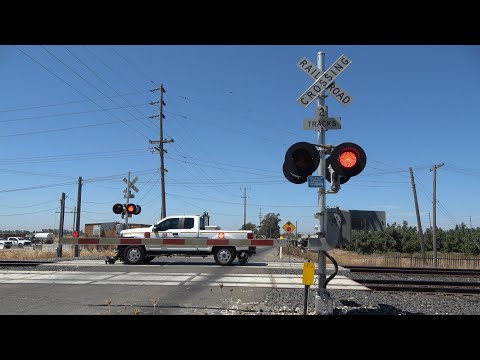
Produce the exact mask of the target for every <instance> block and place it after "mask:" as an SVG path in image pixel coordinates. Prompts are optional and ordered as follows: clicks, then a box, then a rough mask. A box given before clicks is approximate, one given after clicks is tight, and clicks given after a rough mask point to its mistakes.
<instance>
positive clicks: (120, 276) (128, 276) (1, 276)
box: [0, 260, 368, 290]
mask: <svg viewBox="0 0 480 360" xmlns="http://www.w3.org/2000/svg"><path fill="white" fill-rule="evenodd" d="M66 265H70V266H71V265H75V266H81V267H100V268H102V267H103V266H105V267H108V266H109V265H104V261H103V264H102V261H100V260H73V261H64V262H59V263H56V264H54V265H52V264H50V265H49V267H52V268H55V267H61V266H66ZM140 266H142V265H140ZM168 266H171V265H165V266H162V265H160V266H159V267H157V270H162V271H156V272H145V271H141V272H136V271H128V272H127V271H95V272H92V271H54V270H52V271H7V272H0V284H70V285H74V284H75V285H86V284H88V285H135V286H191V285H202V286H218V285H220V284H222V285H223V286H230V287H263V288H286V289H301V288H303V284H302V275H301V273H299V272H298V271H297V273H294V274H274V273H256V272H255V270H257V269H258V268H261V269H265V268H268V269H292V270H301V269H303V264H301V263H300V264H299V263H291V264H289V263H280V262H278V263H273V262H272V263H268V264H267V265H266V266H255V265H250V266H239V267H237V268H236V269H235V270H236V272H235V273H224V274H221V273H213V272H208V271H199V272H193V271H187V272H183V271H182V272H168V271H167V272H164V270H165V269H168ZM143 267H144V268H147V269H153V267H152V266H151V265H143ZM194 267H195V269H197V268H201V269H205V268H206V267H211V266H210V265H202V264H200V265H195V266H194ZM110 269H112V268H111V267H110V268H109V270H110ZM327 289H351V290H368V289H367V288H366V287H365V286H362V285H360V284H358V283H357V282H355V281H353V280H351V279H349V278H347V277H345V276H343V275H337V276H336V277H335V278H334V279H333V280H332V281H331V282H330V283H329V284H328V287H327Z"/></svg>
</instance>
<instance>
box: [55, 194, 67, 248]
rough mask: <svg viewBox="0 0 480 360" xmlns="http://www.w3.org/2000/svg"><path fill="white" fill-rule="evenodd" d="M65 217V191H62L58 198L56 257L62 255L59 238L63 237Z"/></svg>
mask: <svg viewBox="0 0 480 360" xmlns="http://www.w3.org/2000/svg"><path fill="white" fill-rule="evenodd" d="M64 219H65V193H63V192H62V197H61V198H60V221H59V222H58V247H57V257H62V243H61V242H60V239H61V238H63V221H64Z"/></svg>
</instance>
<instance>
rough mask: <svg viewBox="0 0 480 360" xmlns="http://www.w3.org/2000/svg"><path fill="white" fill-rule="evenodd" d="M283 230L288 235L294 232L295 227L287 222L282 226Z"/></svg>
mask: <svg viewBox="0 0 480 360" xmlns="http://www.w3.org/2000/svg"><path fill="white" fill-rule="evenodd" d="M282 228H283V230H285V231H286V232H287V233H288V234H290V233H291V232H292V231H293V230H295V225H293V224H292V223H291V222H290V221H287V222H286V223H285V224H284V225H283V226H282Z"/></svg>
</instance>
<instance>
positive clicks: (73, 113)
mask: <svg viewBox="0 0 480 360" xmlns="http://www.w3.org/2000/svg"><path fill="white" fill-rule="evenodd" d="M140 105H146V104H136V105H129V106H123V107H121V106H119V107H114V108H109V109H99V110H87V111H75V112H71V113H61V114H51V115H41V116H31V117H24V118H16V119H7V120H0V123H4V122H11V121H23V120H36V119H47V118H52V117H58V116H70V115H80V114H90V113H94V112H102V111H110V110H119V109H124V108H127V107H135V106H140Z"/></svg>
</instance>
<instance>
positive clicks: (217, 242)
mask: <svg viewBox="0 0 480 360" xmlns="http://www.w3.org/2000/svg"><path fill="white" fill-rule="evenodd" d="M59 243H60V244H65V245H177V246H186V247H187V246H256V247H281V246H288V244H289V240H278V239H209V238H121V237H112V238H108V237H101V238H98V237H79V238H60V240H59Z"/></svg>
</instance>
